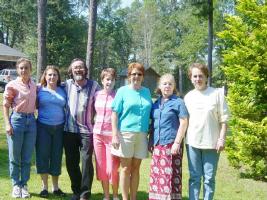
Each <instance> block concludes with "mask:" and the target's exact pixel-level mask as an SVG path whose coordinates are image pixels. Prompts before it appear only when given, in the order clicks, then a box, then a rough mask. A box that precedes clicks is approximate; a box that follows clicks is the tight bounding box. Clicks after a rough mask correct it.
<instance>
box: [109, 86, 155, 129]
mask: <svg viewBox="0 0 267 200" xmlns="http://www.w3.org/2000/svg"><path fill="white" fill-rule="evenodd" d="M151 107H152V99H151V94H150V91H149V89H148V88H145V87H141V89H140V90H134V89H132V88H130V87H129V85H126V86H123V87H121V88H119V90H118V91H117V93H116V96H115V98H114V100H113V102H112V110H113V111H114V112H116V113H117V114H118V119H119V120H118V121H119V122H118V128H119V130H120V131H121V132H133V133H139V132H142V133H147V132H148V127H149V117H150V111H151Z"/></svg>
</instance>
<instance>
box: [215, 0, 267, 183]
mask: <svg viewBox="0 0 267 200" xmlns="http://www.w3.org/2000/svg"><path fill="white" fill-rule="evenodd" d="M260 2H261V1H255V0H242V1H241V0H240V1H237V6H236V11H237V13H236V15H232V16H228V17H227V18H226V25H225V30H224V31H222V32H220V33H219V34H218V36H219V38H220V39H221V45H222V48H224V50H223V51H222V56H223V66H222V68H223V71H224V73H225V75H226V79H227V85H228V88H229V93H228V97H227V99H228V102H229V106H230V110H231V113H232V119H231V122H230V129H231V133H232V134H231V136H230V137H229V138H228V141H227V148H226V150H227V153H228V158H229V161H230V163H231V164H232V165H233V166H235V167H239V168H242V169H244V172H245V173H246V174H247V175H251V176H252V177H254V178H257V179H266V180H267V118H266V114H267V5H266V4H265V3H260Z"/></svg>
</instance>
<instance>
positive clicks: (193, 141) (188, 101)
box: [184, 87, 230, 149]
mask: <svg viewBox="0 0 267 200" xmlns="http://www.w3.org/2000/svg"><path fill="white" fill-rule="evenodd" d="M184 100H185V105H186V107H187V109H188V112H189V115H190V117H189V124H188V130H187V135H186V144H189V145H190V146H193V147H195V148H200V149H215V148H216V144H217V141H218V138H219V136H220V129H221V128H220V127H221V125H220V123H226V122H227V121H228V119H229V115H230V113H229V109H228V106H227V103H226V101H225V98H224V94H223V90H221V89H217V88H212V87H208V88H207V89H206V90H204V91H199V90H196V89H194V90H191V91H190V92H188V93H187V94H186V95H185V98H184Z"/></svg>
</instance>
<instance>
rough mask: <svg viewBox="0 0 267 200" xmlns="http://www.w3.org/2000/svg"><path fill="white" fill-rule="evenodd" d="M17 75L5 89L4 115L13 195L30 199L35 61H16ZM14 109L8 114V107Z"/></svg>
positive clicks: (23, 59)
mask: <svg viewBox="0 0 267 200" xmlns="http://www.w3.org/2000/svg"><path fill="white" fill-rule="evenodd" d="M16 68H17V73H18V75H19V76H18V77H17V79H15V80H13V81H10V82H9V83H8V84H7V85H6V88H5V92H4V99H3V115H4V120H5V130H6V133H7V140H8V151H9V168H10V177H11V180H12V185H13V190H12V197H13V198H29V197H30V194H29V192H28V189H27V182H28V180H29V178H30V168H31V157H32V153H33V150H34V146H35V141H36V121H35V117H34V110H35V101H36V85H35V83H34V82H33V81H32V80H31V70H32V64H31V62H30V61H29V60H28V59H25V58H21V59H19V60H18V61H17V63H16ZM10 108H11V110H12V113H11V115H10V116H9V110H10Z"/></svg>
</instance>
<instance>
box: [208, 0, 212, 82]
mask: <svg viewBox="0 0 267 200" xmlns="http://www.w3.org/2000/svg"><path fill="white" fill-rule="evenodd" d="M208 6H209V11H208V12H209V14H208V15H209V39H208V43H209V46H208V68H209V73H210V76H209V78H208V85H209V86H211V85H212V50H213V0H208Z"/></svg>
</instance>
